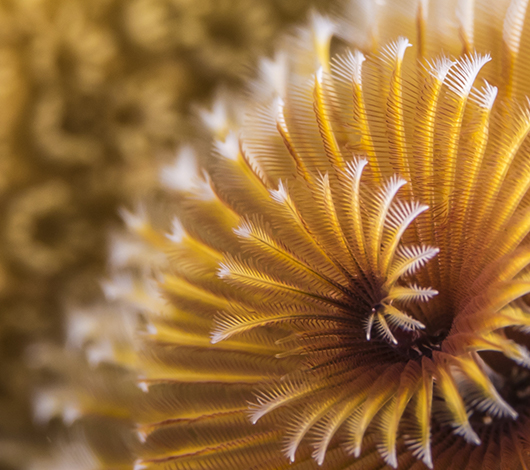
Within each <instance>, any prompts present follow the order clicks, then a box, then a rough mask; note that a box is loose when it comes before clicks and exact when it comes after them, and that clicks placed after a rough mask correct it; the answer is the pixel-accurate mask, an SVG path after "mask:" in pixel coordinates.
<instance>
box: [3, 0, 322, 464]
mask: <svg viewBox="0 0 530 470" xmlns="http://www.w3.org/2000/svg"><path fill="white" fill-rule="evenodd" d="M331 3H332V2H330V1H325V0H320V1H319V0H315V1H310V0H1V1H0V193H1V203H0V213H1V220H2V225H1V231H0V237H1V243H0V310H1V312H0V377H1V381H0V469H1V470H8V469H9V470H11V469H19V468H26V467H27V465H28V462H29V460H30V459H31V458H32V456H33V455H35V454H38V453H40V452H45V449H46V443H47V439H46V436H47V435H48V434H49V433H50V427H53V426H59V425H60V424H59V423H57V422H54V421H51V422H50V423H46V424H44V423H40V424H39V422H38V419H37V420H35V419H34V416H33V413H32V411H31V399H32V396H33V393H34V390H35V387H36V386H37V385H38V384H42V383H45V382H46V381H50V380H53V377H49V376H46V374H45V373H43V372H40V373H38V372H36V371H35V370H32V369H31V368H30V367H29V366H28V365H27V361H25V358H26V351H27V348H28V347H30V346H31V344H34V343H41V342H43V341H46V342H50V341H51V342H55V343H57V344H60V343H61V342H62V341H63V333H64V328H63V318H64V312H65V310H66V309H67V308H68V307H69V306H71V305H76V306H82V305H83V304H87V305H88V304H91V303H93V302H94V299H95V298H97V297H98V296H100V295H101V293H100V290H101V289H100V279H101V278H102V277H103V276H104V272H105V258H106V251H107V238H108V233H109V230H110V229H111V228H113V227H119V225H120V224H121V221H120V219H119V217H118V215H117V214H118V208H119V207H120V206H127V207H130V206H132V205H134V203H135V202H136V201H138V200H140V199H142V198H143V197H145V196H146V195H148V194H150V192H152V191H153V190H154V188H155V187H156V184H157V178H158V172H159V164H160V163H161V162H163V161H164V160H165V159H167V158H171V157H172V156H173V155H174V152H175V149H176V148H177V146H178V145H179V144H180V143H182V142H188V141H193V140H196V139H199V138H200V136H199V135H198V134H199V131H198V129H199V126H197V125H196V124H195V121H196V120H197V117H196V116H197V113H198V111H197V109H198V108H199V107H200V106H208V103H210V101H211V96H212V92H213V90H214V89H219V87H224V89H227V90H230V89H234V88H240V87H241V83H242V82H243V77H245V76H248V75H249V74H250V73H251V71H252V66H253V64H255V63H256V61H257V59H258V58H259V57H260V56H262V55H266V54H270V53H271V51H272V48H273V45H274V40H275V38H276V37H277V35H278V34H279V32H280V30H282V29H286V28H288V27H289V26H290V25H292V24H295V23H297V22H299V21H302V20H303V19H304V18H305V16H306V15H307V11H308V10H309V9H310V8H312V7H316V8H318V9H320V10H325V9H328V8H329V7H330V4H331ZM206 155H207V153H206Z"/></svg>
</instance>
